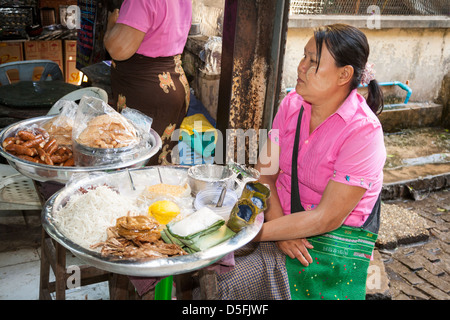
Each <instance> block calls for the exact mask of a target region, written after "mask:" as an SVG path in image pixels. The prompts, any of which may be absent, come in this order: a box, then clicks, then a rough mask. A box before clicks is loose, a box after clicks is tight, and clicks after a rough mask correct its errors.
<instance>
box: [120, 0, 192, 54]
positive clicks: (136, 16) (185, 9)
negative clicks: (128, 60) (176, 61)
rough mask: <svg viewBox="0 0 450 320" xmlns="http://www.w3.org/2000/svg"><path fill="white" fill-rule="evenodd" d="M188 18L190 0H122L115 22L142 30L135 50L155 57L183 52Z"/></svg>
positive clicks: (189, 18) (189, 25)
mask: <svg viewBox="0 0 450 320" xmlns="http://www.w3.org/2000/svg"><path fill="white" fill-rule="evenodd" d="M191 18H192V2H191V0H152V1H148V0H132V1H131V0H125V1H124V2H123V4H122V6H121V7H120V12H119V18H118V19H117V23H122V24H126V25H128V26H130V27H132V28H135V29H137V30H140V31H142V32H145V33H146V34H145V37H144V40H143V41H142V43H141V46H140V47H139V49H138V50H137V52H136V53H138V54H142V55H144V56H147V57H152V58H156V57H170V56H174V55H177V54H181V53H182V52H183V48H184V45H185V44H186V40H187V36H188V33H189V29H190V27H191Z"/></svg>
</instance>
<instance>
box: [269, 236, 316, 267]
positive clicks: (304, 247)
mask: <svg viewBox="0 0 450 320" xmlns="http://www.w3.org/2000/svg"><path fill="white" fill-rule="evenodd" d="M276 244H277V246H278V248H279V249H280V250H281V251H283V253H285V254H286V255H288V256H289V257H290V258H291V259H294V258H296V259H297V260H298V261H300V263H301V264H302V265H304V266H305V267H307V266H308V265H309V264H310V263H312V262H313V260H312V258H311V255H310V254H309V252H308V249H312V248H314V247H313V245H312V244H311V243H309V241H308V240H306V239H305V238H302V239H294V240H280V241H277V242H276Z"/></svg>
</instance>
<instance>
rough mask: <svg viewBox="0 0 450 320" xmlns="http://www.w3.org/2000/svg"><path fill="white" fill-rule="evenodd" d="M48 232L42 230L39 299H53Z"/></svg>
mask: <svg viewBox="0 0 450 320" xmlns="http://www.w3.org/2000/svg"><path fill="white" fill-rule="evenodd" d="M46 239H47V237H46V233H45V231H44V230H42V238H41V269H40V277H39V300H51V296H50V288H49V281H50V262H49V259H48V255H47V250H46Z"/></svg>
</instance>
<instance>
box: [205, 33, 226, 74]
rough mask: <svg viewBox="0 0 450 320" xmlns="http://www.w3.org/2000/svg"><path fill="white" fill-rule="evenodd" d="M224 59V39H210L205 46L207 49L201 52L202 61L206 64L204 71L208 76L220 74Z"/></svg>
mask: <svg viewBox="0 0 450 320" xmlns="http://www.w3.org/2000/svg"><path fill="white" fill-rule="evenodd" d="M221 57H222V38H221V37H210V38H209V39H208V41H207V42H206V44H205V49H203V50H202V51H200V59H202V60H203V61H204V62H205V68H204V70H202V71H203V72H205V73H206V74H220V70H221Z"/></svg>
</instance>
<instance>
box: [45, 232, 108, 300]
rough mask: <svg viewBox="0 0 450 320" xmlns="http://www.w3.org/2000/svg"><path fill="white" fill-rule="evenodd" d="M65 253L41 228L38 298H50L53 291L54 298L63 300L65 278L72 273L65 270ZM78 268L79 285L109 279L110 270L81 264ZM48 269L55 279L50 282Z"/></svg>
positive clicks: (64, 295)
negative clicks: (51, 271)
mask: <svg viewBox="0 0 450 320" xmlns="http://www.w3.org/2000/svg"><path fill="white" fill-rule="evenodd" d="M66 253H67V250H66V249H65V248H64V247H63V246H62V245H60V244H59V243H57V242H56V241H54V240H53V239H51V238H50V237H49V236H48V235H47V233H46V232H45V231H44V230H42V239H41V270H40V283H39V299H41V300H51V299H52V297H51V293H52V292H54V293H55V299H56V300H65V298H66V283H67V279H68V278H69V277H70V276H71V275H72V274H69V273H67V272H66ZM79 268H80V277H81V279H80V285H81V286H87V285H90V284H94V283H98V282H103V281H109V280H110V279H111V273H110V272H107V271H103V270H100V269H97V268H95V267H92V266H88V265H81V266H79ZM50 270H53V273H54V274H55V281H52V282H50ZM110 290H111V288H110Z"/></svg>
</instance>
